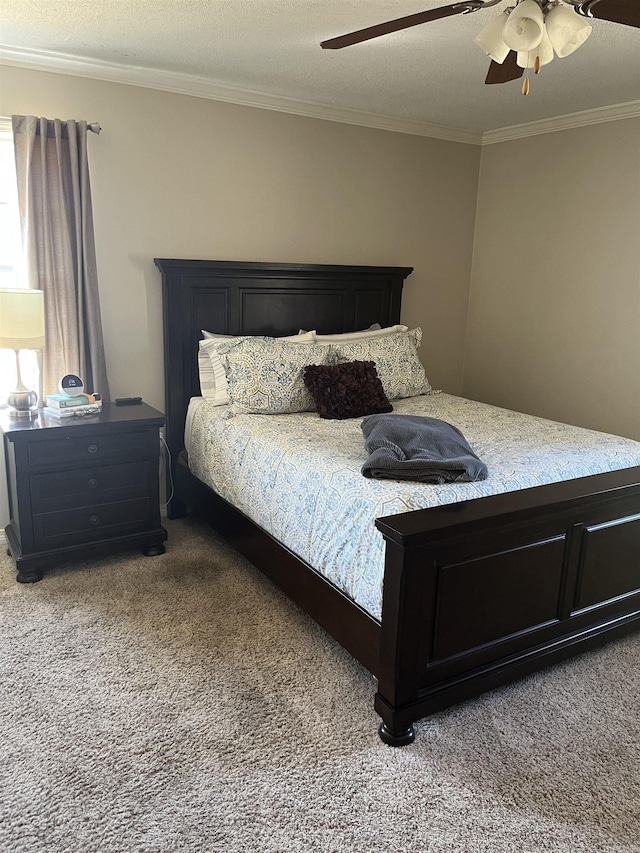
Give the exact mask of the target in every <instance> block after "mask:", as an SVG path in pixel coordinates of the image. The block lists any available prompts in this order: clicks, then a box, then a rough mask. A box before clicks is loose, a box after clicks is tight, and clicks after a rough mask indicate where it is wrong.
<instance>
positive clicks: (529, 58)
mask: <svg viewBox="0 0 640 853" xmlns="http://www.w3.org/2000/svg"><path fill="white" fill-rule="evenodd" d="M537 56H539V57H540V66H543V65H548V64H549V63H550V62H551V60H552V59H553V45H552V44H551V41H550V39H549V33H548V32H547V28H546V27H543V28H542V41H541V42H540V44H539V45H538V47H535V48H534V49H533V50H525V51H520V52H519V53H518V58H517V60H516V62H517V63H518V65H519V66H520V68H533V67H534V65H535V64H536V57H537Z"/></svg>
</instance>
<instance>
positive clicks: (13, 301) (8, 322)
mask: <svg viewBox="0 0 640 853" xmlns="http://www.w3.org/2000/svg"><path fill="white" fill-rule="evenodd" d="M43 346H44V293H43V292H42V291H41V290H31V289H26V290H22V289H19V288H10V287H9V288H3V289H0V348H2V349H13V350H19V349H42V347H43Z"/></svg>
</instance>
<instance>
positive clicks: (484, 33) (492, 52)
mask: <svg viewBox="0 0 640 853" xmlns="http://www.w3.org/2000/svg"><path fill="white" fill-rule="evenodd" d="M508 20H509V13H508V12H503V13H502V14H501V15H498V16H497V17H496V18H492V19H491V20H490V21H489V23H488V24H487V25H486V26H485V27H483V28H482V29H481V30H480V32H479V33H478V35H477V36H476V37H475V39H474V41H475V43H476V44H477V45H478V47H480V48H481V49H482V50H483V51H484V52H485V53H486V54H487V56H490V57H491V59H493V60H494V62H499V63H500V64H501V65H502V63H503V62H504V61H505V59H506V58H507V54H508V53H509V51H510V50H511V48H510V47H509V45H508V44H505V41H504V39H503V38H502V31H503V30H504V27H505V24H506V23H507V21H508Z"/></svg>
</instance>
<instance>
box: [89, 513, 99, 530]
mask: <svg viewBox="0 0 640 853" xmlns="http://www.w3.org/2000/svg"><path fill="white" fill-rule="evenodd" d="M89 521H90V522H91V524H92V525H93V526H94V527H97V526H98V524H100V516H99V515H90V516H89Z"/></svg>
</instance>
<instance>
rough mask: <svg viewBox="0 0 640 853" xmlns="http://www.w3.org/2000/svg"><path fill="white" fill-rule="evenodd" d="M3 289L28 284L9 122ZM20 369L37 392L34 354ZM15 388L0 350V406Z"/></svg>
mask: <svg viewBox="0 0 640 853" xmlns="http://www.w3.org/2000/svg"><path fill="white" fill-rule="evenodd" d="M6 287H28V283H27V276H26V267H25V263H24V258H23V255H22V238H21V235H20V217H19V213H18V187H17V183H16V164H15V159H14V156H13V134H12V132H11V122H10V121H8V120H7V119H0V288H6ZM20 368H21V370H22V376H23V379H24V382H25V384H26V385H28V386H29V387H31V388H38V361H37V356H36V353H34V352H30V351H26V350H25V351H24V352H21V353H20ZM15 386H16V360H15V355H14V354H13V352H12V350H7V349H0V405H2V404H4V402H5V400H6V398H7V395H8V394H9V392H10V391H12V390H13V389H14V388H15Z"/></svg>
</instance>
